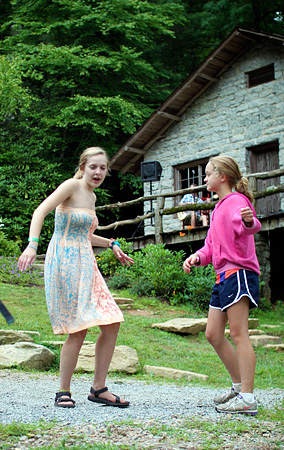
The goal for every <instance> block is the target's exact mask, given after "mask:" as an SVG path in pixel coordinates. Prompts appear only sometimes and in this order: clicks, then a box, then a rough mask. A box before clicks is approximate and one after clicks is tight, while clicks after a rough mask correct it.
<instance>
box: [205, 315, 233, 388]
mask: <svg viewBox="0 0 284 450" xmlns="http://www.w3.org/2000/svg"><path fill="white" fill-rule="evenodd" d="M227 320H228V317H227V314H226V313H224V312H222V311H221V310H220V309H214V308H209V314H208V320H207V327H206V332H205V336H206V338H207V340H208V341H209V342H210V344H211V345H212V347H213V348H214V350H215V351H216V353H217V355H218V356H219V358H220V359H221V361H222V362H223V364H224V365H225V367H226V369H227V370H228V372H229V374H230V376H231V378H232V382H233V383H240V382H241V375H240V370H239V363H238V356H237V352H236V350H235V349H234V347H233V345H232V344H231V343H230V342H229V341H228V339H226V337H225V334H224V332H225V327H226V324H227Z"/></svg>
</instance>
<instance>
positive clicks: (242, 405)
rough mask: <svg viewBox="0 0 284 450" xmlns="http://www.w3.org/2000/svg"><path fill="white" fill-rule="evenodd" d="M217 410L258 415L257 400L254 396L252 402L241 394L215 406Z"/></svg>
mask: <svg viewBox="0 0 284 450" xmlns="http://www.w3.org/2000/svg"><path fill="white" fill-rule="evenodd" d="M215 409H216V411H217V412H223V413H229V414H250V415H252V416H256V415H257V402H256V399H255V397H254V401H253V402H252V403H249V402H247V401H246V400H245V399H244V397H243V396H242V395H241V394H238V395H237V397H234V398H232V399H231V400H229V401H228V402H227V403H222V404H220V405H218V406H216V407H215Z"/></svg>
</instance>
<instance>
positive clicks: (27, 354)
mask: <svg viewBox="0 0 284 450" xmlns="http://www.w3.org/2000/svg"><path fill="white" fill-rule="evenodd" d="M53 358H54V353H53V352H52V351H51V350H49V349H48V348H46V347H44V346H43V345H38V344H33V343H31V342H17V343H16V344H12V345H10V344H8V345H1V346H0V369H4V368H8V367H17V366H18V367H22V368H25V369H28V370H46V369H49V368H50V366H51V364H52V362H53Z"/></svg>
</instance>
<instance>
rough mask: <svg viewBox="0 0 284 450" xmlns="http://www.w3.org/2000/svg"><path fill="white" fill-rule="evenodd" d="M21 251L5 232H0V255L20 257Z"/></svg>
mask: <svg viewBox="0 0 284 450" xmlns="http://www.w3.org/2000/svg"><path fill="white" fill-rule="evenodd" d="M20 253H21V250H20V248H19V246H18V244H17V243H16V242H13V241H10V240H9V239H8V238H7V236H6V235H5V233H4V231H2V230H0V255H1V256H19V255H20Z"/></svg>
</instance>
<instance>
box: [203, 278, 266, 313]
mask: <svg viewBox="0 0 284 450" xmlns="http://www.w3.org/2000/svg"><path fill="white" fill-rule="evenodd" d="M244 296H246V297H248V298H249V300H250V301H249V309H253V308H257V306H258V299H259V278H258V274H257V273H255V272H252V271H250V270H244V269H240V270H238V271H237V272H236V273H234V274H233V275H230V276H229V278H227V279H226V280H224V281H221V282H220V283H218V284H214V286H213V289H212V294H211V300H210V304H209V307H210V308H215V309H220V310H221V311H225V310H226V309H227V308H229V306H232V305H233V304H234V303H237V302H238V301H239V300H240V299H241V298H242V297H244Z"/></svg>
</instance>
